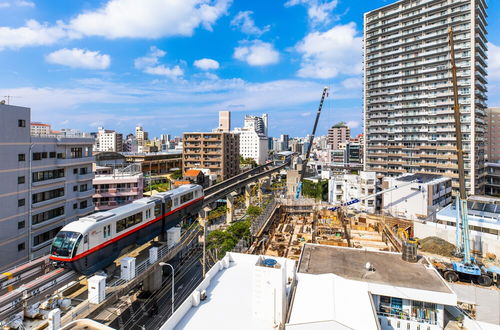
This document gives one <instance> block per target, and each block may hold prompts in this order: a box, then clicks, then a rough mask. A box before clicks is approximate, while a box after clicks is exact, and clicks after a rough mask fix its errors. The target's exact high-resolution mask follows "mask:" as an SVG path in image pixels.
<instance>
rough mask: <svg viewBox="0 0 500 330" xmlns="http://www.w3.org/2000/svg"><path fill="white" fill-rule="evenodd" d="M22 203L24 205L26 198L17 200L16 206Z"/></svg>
mask: <svg viewBox="0 0 500 330" xmlns="http://www.w3.org/2000/svg"><path fill="white" fill-rule="evenodd" d="M24 205H26V200H25V199H24V198H21V199H18V200H17V206H18V207H21V206H24Z"/></svg>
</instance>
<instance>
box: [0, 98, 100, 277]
mask: <svg viewBox="0 0 500 330" xmlns="http://www.w3.org/2000/svg"><path fill="white" fill-rule="evenodd" d="M30 120H31V111H30V109H29V108H24V107H18V106H12V105H4V104H0V159H1V161H0V182H2V185H1V186H0V224H1V228H2V230H1V231H0V255H1V258H0V271H2V270H6V269H8V268H11V267H13V266H15V265H17V264H20V263H23V262H26V261H28V260H30V259H33V258H36V257H39V256H41V255H44V254H46V253H47V252H48V251H49V248H50V244H51V242H52V238H54V236H55V235H56V234H57V233H58V232H59V230H60V229H61V228H62V227H63V226H64V225H65V224H67V223H69V222H71V221H74V220H76V219H77V218H79V217H82V216H84V215H87V214H89V213H91V212H93V210H94V205H93V203H92V195H93V194H94V190H93V189H92V179H93V177H94V173H93V172H92V163H93V160H94V158H93V157H92V145H93V143H94V140H93V139H91V138H81V137H76V138H73V137H70V136H69V135H67V136H66V137H63V136H58V137H57V138H56V137H53V136H51V135H49V136H43V135H40V136H31V132H30V126H31V125H30Z"/></svg>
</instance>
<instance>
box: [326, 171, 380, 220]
mask: <svg viewBox="0 0 500 330" xmlns="http://www.w3.org/2000/svg"><path fill="white" fill-rule="evenodd" d="M376 184H377V177H376V173H375V172H364V171H361V172H360V173H359V175H357V174H343V175H335V176H333V177H331V178H330V179H329V180H328V202H329V203H330V204H332V205H337V204H340V203H345V202H349V201H351V200H353V199H361V198H363V200H362V201H361V202H359V203H355V204H352V205H351V206H350V207H351V208H353V209H355V210H357V211H360V212H367V213H375V210H376V208H377V201H376V197H375V196H374V197H370V198H366V197H368V196H369V195H372V194H374V193H375V192H376V191H377V186H376Z"/></svg>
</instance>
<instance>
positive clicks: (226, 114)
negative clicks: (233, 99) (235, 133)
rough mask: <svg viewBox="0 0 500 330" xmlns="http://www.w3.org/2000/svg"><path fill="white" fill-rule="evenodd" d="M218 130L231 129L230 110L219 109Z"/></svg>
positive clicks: (227, 130)
mask: <svg viewBox="0 0 500 330" xmlns="http://www.w3.org/2000/svg"><path fill="white" fill-rule="evenodd" d="M217 130H218V131H220V132H229V131H231V111H219V127H218V128H217Z"/></svg>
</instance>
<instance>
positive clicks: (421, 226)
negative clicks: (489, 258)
mask: <svg viewBox="0 0 500 330" xmlns="http://www.w3.org/2000/svg"><path fill="white" fill-rule="evenodd" d="M414 231H415V236H416V237H418V238H425V237H429V236H437V237H439V238H442V239H444V240H446V241H448V242H450V243H452V244H455V227H454V226H448V225H444V224H439V223H435V222H427V223H422V222H414ZM470 239H471V249H472V250H476V251H479V252H480V253H482V254H483V255H485V254H486V253H487V252H490V253H494V254H495V255H496V256H497V257H498V256H500V237H499V236H496V235H491V234H486V233H479V232H477V231H474V230H471V231H470Z"/></svg>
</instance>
